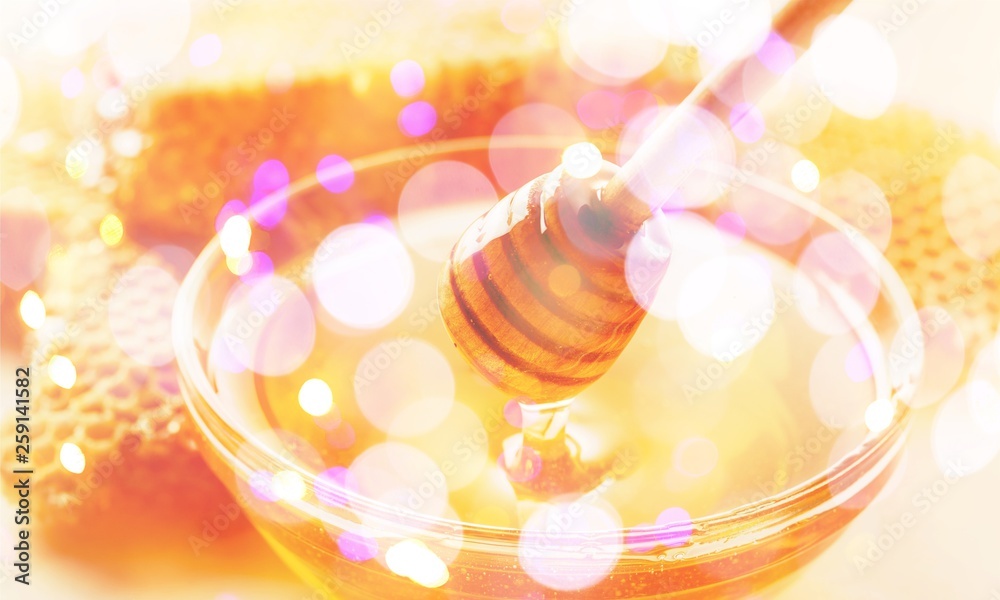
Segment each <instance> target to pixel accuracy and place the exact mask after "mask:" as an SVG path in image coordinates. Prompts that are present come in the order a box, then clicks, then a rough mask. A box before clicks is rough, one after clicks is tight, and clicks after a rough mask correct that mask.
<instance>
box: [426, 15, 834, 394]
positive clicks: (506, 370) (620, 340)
mask: <svg viewBox="0 0 1000 600" xmlns="http://www.w3.org/2000/svg"><path fill="white" fill-rule="evenodd" d="M849 2H850V0H793V1H792V2H790V3H789V4H788V5H787V6H786V7H785V8H784V9H783V10H782V12H781V13H780V14H778V15H777V16H776V17H775V19H774V23H773V30H774V32H775V33H777V34H778V35H780V36H782V37H783V38H784V39H785V40H787V41H788V42H790V43H793V44H796V45H800V46H807V45H808V43H809V41H810V38H811V36H812V33H813V31H814V30H815V28H816V26H817V25H818V24H819V23H820V22H821V21H823V20H824V19H826V18H827V17H829V16H831V15H834V14H837V13H839V12H840V11H841V10H843V8H844V7H845V6H847V4H849ZM751 56H752V54H751ZM747 60H749V58H744V59H742V60H739V61H736V62H734V63H733V64H731V65H728V66H726V67H724V68H722V69H719V70H717V71H716V72H714V73H713V74H712V75H710V76H709V77H707V78H706V79H704V80H703V81H702V82H701V83H700V84H699V85H698V87H696V88H695V90H694V91H693V92H692V93H691V94H690V95H689V96H688V97H687V98H686V99H685V100H684V102H683V103H681V105H680V106H679V107H678V108H677V109H676V110H675V111H674V112H673V113H671V115H670V116H669V117H668V118H667V119H665V120H664V122H663V123H662V124H661V125H659V126H658V127H657V129H656V131H654V132H653V134H652V136H651V137H650V138H649V139H648V140H647V141H646V142H644V143H643V145H642V146H641V147H640V148H639V150H638V151H637V153H636V154H635V155H634V156H633V157H632V158H631V159H630V160H629V161H628V162H627V163H626V164H625V165H624V166H623V167H622V168H621V169H618V167H616V166H615V165H613V164H611V163H608V162H604V161H602V160H601V158H600V153H599V152H596V149H595V148H594V147H592V146H589V145H587V144H582V145H577V146H575V147H570V148H569V149H568V150H567V153H566V154H564V157H563V165H562V166H560V167H559V168H557V169H556V170H555V171H553V172H551V173H549V174H546V175H543V176H541V177H539V178H537V179H535V180H533V181H531V182H529V183H527V184H526V185H524V186H522V187H521V188H520V189H518V190H516V191H515V192H513V193H511V194H510V195H508V196H507V197H505V198H504V199H502V200H501V201H500V202H498V203H497V204H496V205H495V206H494V207H493V208H492V209H490V210H489V211H488V212H487V213H486V214H485V215H483V216H482V217H480V218H479V219H478V220H477V221H476V222H475V223H473V224H472V226H470V227H469V228H468V229H467V230H466V231H465V233H464V234H463V235H462V237H461V239H459V241H458V243H457V244H456V245H455V248H454V250H453V251H452V254H451V257H450V259H449V261H448V263H447V264H446V265H445V271H444V273H443V275H442V277H441V280H440V284H439V287H438V297H439V300H440V304H441V312H442V315H443V317H444V322H445V325H446V326H447V327H448V330H449V332H450V334H451V337H452V339H453V341H454V342H455V345H456V347H457V348H458V349H459V350H460V351H461V352H462V354H463V355H464V356H465V358H466V359H467V360H468V361H469V362H470V363H471V364H472V365H473V366H474V367H475V368H476V369H477V370H478V371H479V372H480V373H482V374H483V375H485V376H486V377H487V378H488V379H489V380H490V381H492V382H494V383H495V385H496V386H497V387H498V388H500V389H501V390H503V391H505V392H506V393H509V394H511V395H512V396H514V397H518V398H519V399H521V400H522V402H523V401H524V400H525V399H529V400H530V402H529V403H537V404H543V405H544V404H554V403H558V402H559V401H561V400H565V399H568V398H571V397H573V396H574V395H576V394H577V393H578V392H580V391H581V390H582V389H584V388H586V387H587V386H589V385H590V384H591V383H593V382H594V381H595V380H597V379H598V378H600V377H601V376H602V375H603V374H604V373H605V372H606V371H607V370H608V368H610V367H611V365H612V364H613V363H614V361H615V360H616V359H617V358H618V356H619V355H620V354H621V352H622V350H624V348H625V346H626V345H627V344H628V342H629V340H630V339H631V338H632V335H633V334H634V333H635V331H636V329H637V328H638V326H639V324H640V323H641V322H642V319H643V317H644V316H645V310H644V309H643V308H642V306H641V303H640V302H638V301H637V298H638V299H639V300H643V299H648V298H649V297H650V296H651V295H652V294H653V293H655V289H656V287H657V286H658V284H659V282H660V280H661V278H662V276H663V274H664V271H665V270H666V268H667V265H668V263H669V257H670V243H669V237H668V232H667V228H666V226H665V223H664V219H663V216H662V213H661V212H660V211H659V206H657V204H656V202H650V201H646V200H643V198H651V197H652V195H650V194H648V192H651V191H655V188H656V186H657V185H658V184H657V183H656V182H655V181H651V180H650V178H649V175H648V174H649V173H654V172H655V170H656V169H657V165H662V164H663V161H664V158H663V156H662V154H663V148H665V147H666V145H667V144H668V143H671V141H672V138H673V136H675V135H676V131H677V127H678V123H679V122H680V120H681V119H683V118H684V116H685V115H686V114H690V112H691V111H692V110H694V109H695V107H697V108H698V109H701V110H706V111H708V112H710V113H712V114H714V115H715V116H717V117H720V118H721V119H722V120H723V121H724V122H726V121H729V112H730V110H731V109H730V107H729V106H727V105H726V104H725V103H724V102H722V101H721V100H719V99H718V98H716V96H715V94H714V93H713V90H718V89H725V88H726V87H728V86H732V85H735V84H737V83H738V82H739V80H740V78H741V77H742V74H743V66H744V65H745V64H746V62H747ZM667 160H669V158H668V159H667ZM630 248H631V249H630ZM626 264H627V265H628V269H626ZM626 271H628V276H627V275H626ZM644 297H645V298H644Z"/></svg>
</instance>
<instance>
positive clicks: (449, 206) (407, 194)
mask: <svg viewBox="0 0 1000 600" xmlns="http://www.w3.org/2000/svg"><path fill="white" fill-rule="evenodd" d="M496 202H497V192H496V189H494V188H493V184H492V183H490V180H489V178H487V177H486V175H484V174H483V173H482V172H481V171H480V170H479V169H477V168H475V167H473V166H472V165H469V164H466V163H463V162H458V161H454V160H443V161H439V162H435V163H431V164H429V165H427V166H425V167H423V168H421V169H420V170H419V171H417V172H416V173H414V174H413V176H412V177H410V179H409V180H407V182H406V185H405V186H404V187H403V191H402V192H401V193H400V195H399V230H400V234H401V236H402V237H403V240H405V241H406V243H407V245H408V246H410V247H411V248H413V249H414V250H415V251H416V252H417V254H420V255H421V256H423V257H424V258H427V259H429V260H432V261H436V262H444V261H445V260H447V259H448V255H449V254H450V253H451V249H452V247H453V246H454V245H455V240H457V239H458V238H459V237H461V235H462V232H463V231H465V229H466V227H468V226H469V223H472V222H473V221H475V220H476V218H478V217H479V216H480V215H482V214H483V213H485V212H486V211H487V210H489V209H490V208H492V207H493V205H495V204H496Z"/></svg>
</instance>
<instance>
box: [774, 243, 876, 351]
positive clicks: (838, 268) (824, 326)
mask: <svg viewBox="0 0 1000 600" xmlns="http://www.w3.org/2000/svg"><path fill="white" fill-rule="evenodd" d="M798 267H799V268H798V271H797V272H796V274H795V281H794V284H793V288H794V292H795V296H796V303H795V307H796V308H797V309H798V311H799V314H801V315H802V317H803V318H804V319H805V320H806V322H807V323H809V325H810V326H811V327H812V328H813V329H815V330H816V331H819V332H821V333H826V334H830V335H838V334H843V333H847V332H848V331H850V330H851V329H854V328H856V327H858V326H860V325H861V324H862V323H863V322H864V321H865V320H866V318H867V315H868V314H869V313H870V312H871V310H872V308H874V306H875V303H876V302H877V301H878V297H879V291H880V289H881V285H882V284H881V279H880V278H879V273H878V269H877V268H876V267H875V266H874V265H873V264H872V263H871V262H870V261H869V260H868V258H867V257H866V256H864V255H863V254H862V252H861V247H859V246H856V245H855V244H854V243H853V242H852V241H851V239H850V238H848V236H847V235H846V234H844V233H841V232H839V231H834V232H830V233H825V234H823V235H821V236H818V237H816V238H815V239H814V240H812V242H810V243H809V246H808V247H806V249H805V251H803V252H802V255H801V256H800V257H799V261H798Z"/></svg>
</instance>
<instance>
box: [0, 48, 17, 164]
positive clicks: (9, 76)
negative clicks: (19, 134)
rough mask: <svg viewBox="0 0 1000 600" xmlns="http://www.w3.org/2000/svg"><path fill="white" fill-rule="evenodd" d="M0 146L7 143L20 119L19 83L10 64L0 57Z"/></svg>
mask: <svg viewBox="0 0 1000 600" xmlns="http://www.w3.org/2000/svg"><path fill="white" fill-rule="evenodd" d="M0 89H2V90H3V91H4V93H3V94H0V144H2V143H4V142H6V141H7V138H9V137H10V134H11V133H13V132H14V129H15V128H16V127H17V122H18V120H20V118H21V82H20V80H18V78H17V73H16V72H15V71H14V67H13V66H11V64H10V62H9V61H8V60H7V59H6V58H3V57H0Z"/></svg>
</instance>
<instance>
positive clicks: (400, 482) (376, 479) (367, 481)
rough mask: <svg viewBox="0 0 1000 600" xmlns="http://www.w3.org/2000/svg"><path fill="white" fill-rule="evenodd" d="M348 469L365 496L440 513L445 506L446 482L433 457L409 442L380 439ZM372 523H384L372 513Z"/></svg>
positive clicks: (422, 511) (421, 511) (398, 506)
mask: <svg viewBox="0 0 1000 600" xmlns="http://www.w3.org/2000/svg"><path fill="white" fill-rule="evenodd" d="M348 470H349V471H350V473H351V476H352V477H353V480H354V481H355V482H356V483H357V490H358V493H359V494H360V495H362V496H364V497H365V498H368V499H370V500H374V501H376V502H380V503H383V504H387V505H389V506H391V507H393V508H396V509H399V510H401V511H404V512H409V513H415V514H421V515H427V516H432V517H437V516H441V515H442V514H444V512H445V511H446V510H447V508H448V482H447V480H446V479H445V477H444V474H443V473H442V472H441V469H440V468H439V467H438V466H437V465H436V464H435V463H434V461H433V460H432V459H431V458H430V457H428V456H427V455H426V454H424V453H423V452H421V451H419V450H417V449H416V448H414V447H413V446H410V445H407V444H403V443H400V442H383V443H381V444H375V445H374V446H372V447H370V448H368V449H367V450H365V451H364V452H362V453H361V454H360V455H358V457H357V458H355V459H354V461H353V462H351V465H350V467H348ZM372 519H373V520H372V523H371V524H372V525H376V524H378V525H384V522H377V518H376V517H372Z"/></svg>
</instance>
